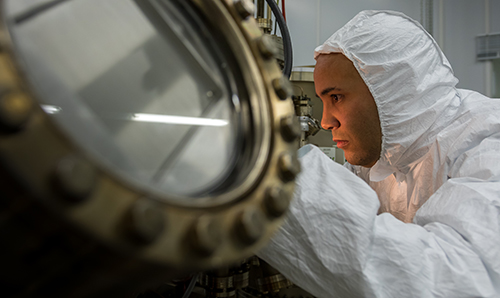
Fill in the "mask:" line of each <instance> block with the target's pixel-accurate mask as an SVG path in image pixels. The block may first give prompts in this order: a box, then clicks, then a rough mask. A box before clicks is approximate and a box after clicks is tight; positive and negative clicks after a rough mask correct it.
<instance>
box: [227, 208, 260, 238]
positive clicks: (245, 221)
mask: <svg viewBox="0 0 500 298" xmlns="http://www.w3.org/2000/svg"><path fill="white" fill-rule="evenodd" d="M264 221H265V218H264V215H263V214H262V212H261V211H260V210H258V209H256V208H248V209H246V210H244V211H243V212H241V213H240V214H239V215H238V216H237V217H236V223H235V225H234V227H235V230H234V232H235V236H236V240H237V241H238V243H239V244H241V245H245V246H248V245H252V244H254V243H255V242H257V240H259V239H260V238H261V237H262V235H263V234H264V224H265V222H264Z"/></svg>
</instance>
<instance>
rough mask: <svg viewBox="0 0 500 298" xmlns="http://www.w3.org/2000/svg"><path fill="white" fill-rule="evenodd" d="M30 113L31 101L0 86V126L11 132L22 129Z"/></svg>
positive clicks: (6, 87) (23, 95)
mask: <svg viewBox="0 0 500 298" xmlns="http://www.w3.org/2000/svg"><path fill="white" fill-rule="evenodd" d="M31 111H32V105H31V101H30V100H29V99H28V98H27V96H26V95H25V94H23V93H22V92H20V91H17V90H14V88H12V87H9V86H5V85H0V125H1V126H2V128H3V129H4V130H7V131H10V132H13V131H18V130H20V129H22V128H23V126H24V125H25V124H26V122H27V121H28V119H29V116H30V114H31Z"/></svg>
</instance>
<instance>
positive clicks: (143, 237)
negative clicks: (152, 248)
mask: <svg viewBox="0 0 500 298" xmlns="http://www.w3.org/2000/svg"><path fill="white" fill-rule="evenodd" d="M128 229H129V235H130V236H131V238H132V240H134V241H136V242H137V243H138V244H150V243H152V242H154V241H155V240H156V239H157V238H158V237H159V236H160V235H161V234H162V232H163V230H164V229H165V214H164V212H163V211H162V210H161V209H160V205H159V204H158V203H156V202H153V201H151V200H149V199H145V198H143V199H140V200H138V201H136V202H135V203H134V204H133V205H132V207H131V208H130V210H129V216H128Z"/></svg>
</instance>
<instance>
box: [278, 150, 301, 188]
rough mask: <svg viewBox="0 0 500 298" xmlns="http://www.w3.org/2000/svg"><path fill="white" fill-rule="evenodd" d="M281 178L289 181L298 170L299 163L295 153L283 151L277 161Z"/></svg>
mask: <svg viewBox="0 0 500 298" xmlns="http://www.w3.org/2000/svg"><path fill="white" fill-rule="evenodd" d="M278 168H279V170H280V176H281V179H282V180H283V181H284V182H290V181H293V180H294V179H295V177H296V176H297V175H298V174H299V172H300V163H299V161H298V160H297V156H296V155H295V154H290V153H283V154H282V155H281V156H280V159H279V161H278Z"/></svg>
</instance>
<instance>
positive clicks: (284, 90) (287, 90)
mask: <svg viewBox="0 0 500 298" xmlns="http://www.w3.org/2000/svg"><path fill="white" fill-rule="evenodd" d="M273 88H274V91H275V92H276V95H278V97H279V98H280V99H282V100H284V99H287V98H288V96H289V95H290V94H292V91H293V90H292V85H291V84H290V81H288V79H287V78H285V77H283V76H281V77H279V78H277V79H274V80H273Z"/></svg>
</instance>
